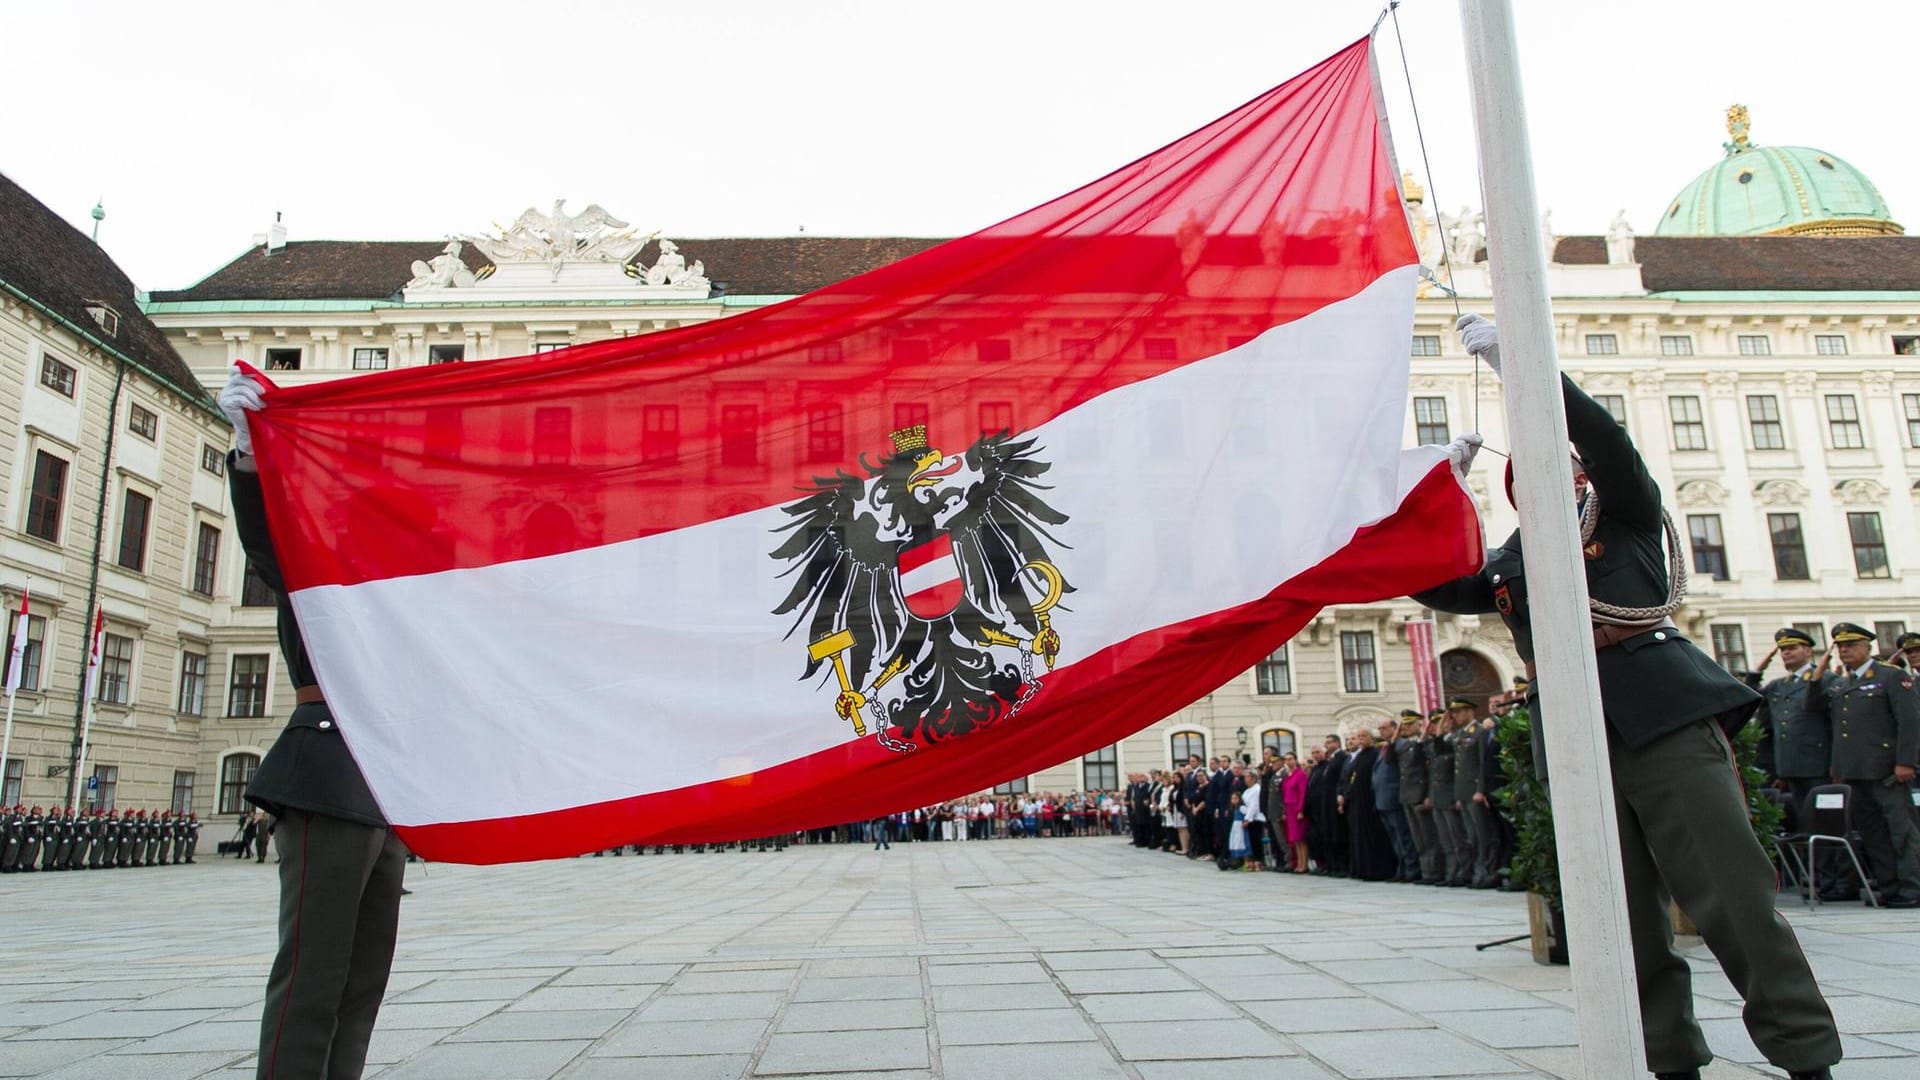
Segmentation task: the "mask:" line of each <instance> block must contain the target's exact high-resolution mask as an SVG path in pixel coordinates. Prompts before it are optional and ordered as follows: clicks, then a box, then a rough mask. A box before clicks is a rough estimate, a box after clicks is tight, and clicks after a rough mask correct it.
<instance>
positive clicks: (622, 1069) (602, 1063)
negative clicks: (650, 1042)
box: [566, 1054, 839, 1080]
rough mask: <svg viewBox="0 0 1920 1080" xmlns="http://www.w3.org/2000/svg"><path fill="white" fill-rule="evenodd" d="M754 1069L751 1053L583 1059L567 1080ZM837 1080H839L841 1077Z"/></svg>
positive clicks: (714, 1078)
mask: <svg viewBox="0 0 1920 1080" xmlns="http://www.w3.org/2000/svg"><path fill="white" fill-rule="evenodd" d="M752 1067H753V1056H752V1055H751V1054H702V1055H699V1056H696V1057H656V1058H627V1057H623V1058H591V1057H589V1058H584V1059H582V1060H580V1061H578V1062H576V1063H575V1064H574V1066H573V1068H571V1069H568V1070H567V1078H566V1080H741V1078H742V1077H744V1076H746V1075H747V1070H748V1069H750V1068H752ZM835 1080H839V1078H838V1077H836V1078H835Z"/></svg>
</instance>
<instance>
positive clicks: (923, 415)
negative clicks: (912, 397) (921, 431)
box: [893, 401, 927, 431]
mask: <svg viewBox="0 0 1920 1080" xmlns="http://www.w3.org/2000/svg"><path fill="white" fill-rule="evenodd" d="M925 426H927V406H926V404H925V403H924V402H919V401H901V402H896V403H895V404H894V406H893V429H894V430H895V431H899V430H901V429H902V428H910V427H925Z"/></svg>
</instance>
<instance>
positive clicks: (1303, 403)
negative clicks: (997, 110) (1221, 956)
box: [253, 40, 1481, 862]
mask: <svg viewBox="0 0 1920 1080" xmlns="http://www.w3.org/2000/svg"><path fill="white" fill-rule="evenodd" d="M1370 65H1371V56H1370V48H1369V42H1367V41H1364V40H1363V41H1361V42H1358V43H1355V44H1354V45H1352V46H1350V47H1348V48H1347V49H1345V50H1342V51H1341V52H1340V53H1339V54H1337V55H1335V56H1334V57H1332V58H1330V59H1328V60H1327V61H1325V62H1323V63H1321V64H1320V65H1318V66H1316V67H1314V68H1313V69H1312V70H1310V71H1308V72H1306V73H1304V74H1302V75H1301V76H1299V77H1298V78H1295V79H1293V80H1291V81H1289V82H1287V83H1286V84H1285V85H1283V86H1280V87H1278V88H1276V89H1274V90H1272V91H1270V92H1268V93H1266V94H1263V95H1261V96H1260V97H1259V98H1257V99H1255V100H1253V101H1251V102H1248V103H1247V104H1246V105H1243V106H1241V107H1240V108H1238V109H1236V110H1234V111H1233V112H1232V113H1230V114H1228V115H1227V116H1225V117H1223V118H1221V119H1220V120H1218V121H1216V122H1214V123H1212V124H1210V125H1208V126H1207V127H1205V128H1203V129H1201V130H1200V131H1197V132H1194V133H1193V134H1191V135H1189V136H1187V137H1185V138H1183V139H1180V140H1179V141H1177V142H1175V143H1173V144H1171V145H1169V146H1167V147H1165V148H1163V149H1161V150H1158V151H1155V152H1154V153H1151V154H1149V155H1147V156H1146V157H1144V158H1141V159H1140V160H1138V161H1136V162H1134V163H1132V164H1130V165H1127V166H1125V167H1123V168H1121V169H1118V170H1116V171H1115V172H1113V173H1111V174H1109V175H1108V176H1106V177H1104V178H1102V179H1100V180H1098V181H1096V182H1094V183H1092V184H1090V185H1088V186H1086V187H1084V188H1081V189H1080V190H1078V191H1075V192H1073V193H1072V194H1070V195H1066V196H1064V197H1062V198H1059V199H1056V200H1054V201H1053V202H1050V203H1048V204H1046V205H1044V206H1041V207H1039V208H1037V209H1034V210H1031V211H1028V212H1027V213H1024V214H1021V215H1019V216H1018V217H1015V218H1013V219H1011V220H1009V221H1006V222H1004V223H1002V224H999V225H995V226H993V227H991V228H988V229H985V230H983V231H981V232H978V233H975V234H973V235H971V236H967V237H964V238H962V239H959V240H954V241H951V242H948V243H945V244H942V245H940V246H938V247H935V248H933V249H930V250H928V251H926V252H924V253H922V254H920V255H917V256H914V257H912V258H909V259H906V260H903V261H901V262H899V263H895V264H893V265H891V266H887V267H884V268H882V269H879V270H876V271H873V272H872V273H868V274H865V275H862V276H860V277H857V278H853V279H850V280H848V281H845V282H841V283H839V284H837V285H833V286H830V287H828V288H825V289H822V290H820V291H819V292H815V293H811V294H809V295H806V296H803V297H800V298H798V299H795V300H792V301H789V302H787V303H784V304H779V305H776V306H772V307H768V308H765V309H761V310H757V311H753V312H749V313H747V314H743V315H739V316H736V317H733V318H728V319H722V320H718V321H714V322H710V323H705V324H701V325H696V326H690V327H684V328H681V329H678V330H669V331H665V332H661V333H656V334H649V335H646V336H644V337H639V338H631V339H624V340H618V341H609V342H605V343H600V344H596V345H590V346H583V347H580V348H575V349H570V350H567V351H565V352H562V353H557V354H549V355H546V356H541V357H531V358H525V359H519V360H511V361H497V362H493V363H486V364H466V365H458V366H452V367H432V368H420V369H411V370H402V371H395V372H391V373H387V374H384V375H379V376H371V377H364V378H356V379H352V380H342V381H337V382H332V383H327V384H323V385H315V386H303V387H298V388H291V387H290V388H284V389H275V390H273V391H272V392H271V393H270V394H269V395H268V398H267V407H266V409H265V410H264V411H263V412H262V413H260V414H259V415H258V417H257V419H256V421H255V423H254V425H253V439H254V445H255V448H256V453H257V454H258V457H259V460H260V466H261V468H260V471H261V474H262V478H263V483H264V484H265V487H266V495H267V508H268V516H269V519H270V521H271V525H272V529H273V532H274V541H275V545H276V548H277V551H278V553H279V556H280V559H281V562H282V564H283V565H282V569H283V571H284V574H285V578H286V581H287V584H288V589H289V594H290V596H291V598H292V602H293V605H294V607H295V609H296V610H297V612H298V614H299V616H300V620H301V625H302V628H303V630H304V633H305V635H306V641H307V644H308V646H309V649H310V651H311V652H312V655H313V659H314V662H315V664H316V667H317V669H318V672H319V677H320V681H321V684H322V687H323V689H324V691H325V693H326V696H327V700H328V701H329V703H330V704H331V706H332V708H333V710H334V712H335V714H336V716H337V717H338V719H339V720H340V728H341V731H342V732H343V733H344V734H345V736H346V738H347V740H348V743H349V745H350V746H351V748H352V750H353V752H354V756H355V757H356V759H357V760H358V761H359V762H360V764H361V766H362V768H363V769H364V771H365V772H366V775H367V779H368V781H369V783H370V784H371V786H372V788H373V791H374V793H375V795H376V796H377V797H378V799H379V801H380V804H381V806H382V807H383V809H384V810H385V812H386V814H387V816H388V818H389V819H390V820H391V821H392V822H393V823H394V824H395V825H396V826H397V827H398V828H399V829H400V830H401V833H402V835H403V837H404V838H405V840H406V842H407V843H408V844H409V845H410V846H411V847H412V848H413V849H414V850H416V851H418V852H420V853H421V854H423V855H425V856H427V857H429V858H433V859H440V860H451V861H469V862H494V861H505V860H512V859H528V858H540V857H549V856H558V855H566V854H572V853H577V852H581V851H588V850H594V849H598V848H603V847H607V846H610V845H612V844H615V843H620V842H629V841H641V840H644V841H648V842H669V843H671V842H681V841H698V840H716V839H726V838H735V837H742V836H761V835H767V834H770V833H775V832H779V831H783V830H789V829H796V828H803V827H809V826H814V825H821V824H828V823H833V822H840V821H849V820H858V819H864V818H868V817H871V816H874V815H876V814H879V813H884V812H888V811H895V810H899V809H900V808H902V807H904V806H918V805H923V804H925V803H927V802H928V801H929V800H932V799H941V798H949V797H953V796H958V795H961V794H963V793H967V792H972V791H977V790H980V789H983V788H985V787H987V786H989V785H991V784H993V783H995V782H998V781H1001V780H1004V779H1006V778H1008V777H1011V776H1016V775H1021V774H1025V773H1029V772H1032V771H1035V770H1037V769H1040V768H1044V767H1046V766H1049V765H1052V764H1054V763H1057V762H1059V761H1062V760H1066V759H1069V758H1072V757H1074V756H1076V755H1080V754H1083V753H1086V752H1089V751H1092V750H1094V749H1096V748H1099V747H1102V746H1105V745H1107V744H1110V743H1113V742H1115V741H1116V740H1118V739H1120V738H1122V737H1124V736H1126V735H1128V734H1129V733H1131V732H1133V731H1136V730H1138V729H1140V728H1141V727H1144V726H1146V725H1148V724H1151V723H1153V722H1154V721H1156V720H1158V719H1160V718H1161V717H1163V716H1166V715H1168V714H1169V713H1171V712H1173V711H1174V710H1176V709H1178V708H1180V707H1182V706H1184V705H1186V704H1188V703H1189V702H1191V701H1193V700H1195V699H1197V698H1198V697H1200V696H1201V695H1202V694H1205V693H1206V692H1208V691H1210V690H1212V689H1213V688H1215V687H1217V686H1219V685H1220V684H1221V683H1222V682H1224V681H1226V680H1227V679H1229V678H1232V677H1233V676H1235V675H1236V674H1238V673H1240V672H1243V671H1245V670H1246V669H1247V668H1248V667H1250V666H1251V665H1252V664H1253V663H1255V662H1256V661H1257V660H1258V659H1259V658H1260V657H1262V656H1264V655H1266V654H1267V653H1269V652H1271V651H1272V650H1273V649H1274V648H1276V647H1277V646H1278V645H1279V644H1280V643H1281V642H1283V641H1285V640H1287V639H1288V638H1289V637H1290V636H1292V635H1293V634H1294V633H1295V632H1296V631H1297V630H1298V629H1299V628H1300V627H1301V626H1302V625H1303V624H1304V623H1305V622H1306V621H1307V620H1308V619H1309V618H1311V617H1312V615H1313V614H1314V612H1315V611H1317V610H1318V609H1319V608H1320V607H1321V606H1323V605H1325V604H1330V603H1342V602H1365V601H1372V600H1377V599H1380V598H1383V597H1389V596H1395V595H1400V594H1404V593H1407V592H1410V591H1413V590H1416V589H1419V588H1422V587H1425V586H1428V585H1431V584H1433V583H1435V582H1437V581H1440V580H1443V579H1446V578H1450V577H1453V576H1455V575H1457V574H1461V573H1464V572H1467V571H1470V570H1472V569H1474V568H1475V567H1477V566H1478V565H1479V560H1480V557H1481V544H1480V532H1479V527H1478V523H1477V521H1476V520H1475V517H1474V513H1473V509H1472V506H1471V502H1470V500H1469V499H1468V498H1467V496H1466V494H1465V493H1464V492H1463V490H1462V489H1461V487H1460V486H1459V483H1458V481H1457V479H1456V477H1455V476H1454V474H1453V472H1452V471H1451V469H1450V468H1449V465H1448V461H1447V458H1446V456H1445V454H1444V453H1443V452H1442V451H1441V450H1440V449H1439V448H1436V447H1426V448H1421V449H1417V450H1411V451H1403V450H1402V448H1401V445H1400V439H1401V432H1402V428H1403V422H1404V413H1405V408H1406V395H1407V377H1408V365H1409V352H1410V350H1409V347H1408V340H1409V334H1410V329H1411V322H1412V306H1413V296H1414V286H1415V283H1416V281H1417V262H1416V258H1415V254H1414V248H1413V244H1412V241H1411V238H1410V236H1409V233H1408V228H1407V221H1406V217H1405V213H1404V211H1403V209H1402V206H1401V203H1400V200H1399V196H1398V192H1397V190H1396V187H1395V181H1394V177H1395V172H1394V168H1393V164H1392V162H1391V160H1390V155H1389V154H1388V151H1387V148H1386V145H1385V141H1384V139H1383V137H1382V132H1383V125H1384V120H1383V118H1382V115H1381V113H1380V110H1379V103H1378V102H1377V101H1376V99H1375V96H1374V91H1373V84H1372V80H1371V72H1370Z"/></svg>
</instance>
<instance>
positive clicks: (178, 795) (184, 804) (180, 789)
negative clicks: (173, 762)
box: [172, 769, 193, 814]
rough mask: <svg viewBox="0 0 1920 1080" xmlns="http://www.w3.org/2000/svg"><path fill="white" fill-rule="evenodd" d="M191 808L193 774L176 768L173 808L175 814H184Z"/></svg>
mask: <svg viewBox="0 0 1920 1080" xmlns="http://www.w3.org/2000/svg"><path fill="white" fill-rule="evenodd" d="M191 809H193V774H192V773H190V772H185V771H182V770H179V769H175V770H174V772H173V803H172V810H173V812H174V813H175V814H184V813H186V812H187V811H189V810H191Z"/></svg>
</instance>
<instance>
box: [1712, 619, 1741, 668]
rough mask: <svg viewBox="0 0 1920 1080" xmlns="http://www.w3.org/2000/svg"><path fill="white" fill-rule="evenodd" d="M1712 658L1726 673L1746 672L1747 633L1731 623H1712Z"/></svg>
mask: <svg viewBox="0 0 1920 1080" xmlns="http://www.w3.org/2000/svg"><path fill="white" fill-rule="evenodd" d="M1708 629H1709V630H1710V631H1712V633H1713V658H1714V660H1715V661H1716V662H1718V663H1719V665H1720V666H1721V667H1723V668H1726V669H1727V670H1728V671H1745V670H1747V632H1746V631H1745V630H1744V629H1742V628H1741V627H1739V626H1737V625H1735V624H1733V623H1714V624H1713V625H1712V626H1710V627H1708Z"/></svg>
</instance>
